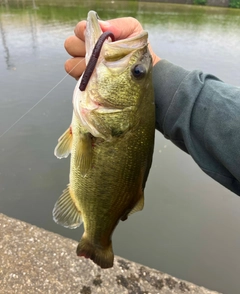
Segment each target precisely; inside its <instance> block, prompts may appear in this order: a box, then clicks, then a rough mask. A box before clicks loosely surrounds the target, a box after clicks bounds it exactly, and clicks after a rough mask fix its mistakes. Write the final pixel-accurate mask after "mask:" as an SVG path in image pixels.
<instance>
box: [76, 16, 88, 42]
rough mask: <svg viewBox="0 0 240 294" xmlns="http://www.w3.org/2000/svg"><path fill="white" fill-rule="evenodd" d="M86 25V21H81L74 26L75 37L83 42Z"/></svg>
mask: <svg viewBox="0 0 240 294" xmlns="http://www.w3.org/2000/svg"><path fill="white" fill-rule="evenodd" d="M86 24H87V22H86V20H82V21H80V22H79V23H78V24H77V25H76V27H75V29H74V33H75V35H76V36H77V37H78V38H79V39H80V40H82V41H85V29H86Z"/></svg>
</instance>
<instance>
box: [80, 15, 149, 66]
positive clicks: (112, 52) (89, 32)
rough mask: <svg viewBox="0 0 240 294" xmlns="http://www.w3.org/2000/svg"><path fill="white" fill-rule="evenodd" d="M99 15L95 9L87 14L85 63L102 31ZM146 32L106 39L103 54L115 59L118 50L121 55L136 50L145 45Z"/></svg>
mask: <svg viewBox="0 0 240 294" xmlns="http://www.w3.org/2000/svg"><path fill="white" fill-rule="evenodd" d="M99 20H101V19H100V17H99V16H98V14H97V12H96V11H93V10H90V11H89V12H88V16H87V24H86V30H85V44H86V64H88V62H89V59H90V57H91V55H92V52H93V49H94V46H95V45H96V43H97V41H98V39H99V38H100V36H101V35H102V33H103V31H102V29H101V27H100V24H99ZM147 39H148V33H147V32H146V31H142V32H140V33H139V34H137V35H135V36H132V37H130V38H126V39H122V40H117V41H113V40H112V42H109V41H107V40H106V42H105V44H107V46H105V48H106V50H105V51H106V52H105V54H104V56H105V58H107V59H112V58H113V59H115V60H116V59H117V58H118V54H119V53H118V52H119V50H120V51H121V56H123V55H127V54H129V53H130V52H132V51H134V50H137V49H139V48H141V47H144V46H146V45H147Z"/></svg>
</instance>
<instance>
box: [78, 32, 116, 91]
mask: <svg viewBox="0 0 240 294" xmlns="http://www.w3.org/2000/svg"><path fill="white" fill-rule="evenodd" d="M108 37H110V38H111V39H112V41H113V42H114V40H115V37H114V34H113V33H112V32H109V31H107V32H104V33H103V34H102V35H101V36H100V37H99V39H98V41H97V43H96V44H95V46H94V48H93V52H92V55H91V57H90V59H89V62H88V65H87V67H86V70H85V72H84V74H83V76H82V80H81V83H80V86H79V89H80V90H81V91H84V90H85V89H86V87H87V84H88V81H89V80H90V77H91V75H92V73H93V71H94V68H95V66H96V63H97V60H98V57H99V54H100V52H101V49H102V46H103V43H104V41H105V40H106V39H107V38H108Z"/></svg>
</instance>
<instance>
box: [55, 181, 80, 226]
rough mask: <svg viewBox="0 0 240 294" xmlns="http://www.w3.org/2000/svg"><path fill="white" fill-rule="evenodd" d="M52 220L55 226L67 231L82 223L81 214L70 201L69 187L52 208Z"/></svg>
mask: <svg viewBox="0 0 240 294" xmlns="http://www.w3.org/2000/svg"><path fill="white" fill-rule="evenodd" d="M53 219H54V221H55V222H56V223H57V224H60V225H62V226H64V227H66V228H69V229H76V228H77V227H79V226H80V225H81V223H82V217H81V212H80V211H79V210H78V209H77V207H76V205H75V204H74V202H73V200H72V197H71V195H70V189H69V185H68V186H67V188H66V189H65V190H64V191H63V194H62V195H61V196H60V197H59V199H58V201H57V202H56V204H55V206H54V208H53Z"/></svg>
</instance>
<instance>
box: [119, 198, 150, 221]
mask: <svg viewBox="0 0 240 294" xmlns="http://www.w3.org/2000/svg"><path fill="white" fill-rule="evenodd" d="M143 207H144V194H143V193H142V195H141V198H140V199H139V200H138V202H137V203H136V205H135V206H134V207H133V209H131V210H130V211H129V210H128V211H127V212H125V214H124V215H123V216H122V217H121V220H122V221H125V220H126V219H127V218H128V217H129V215H131V214H133V213H135V212H138V211H140V210H143Z"/></svg>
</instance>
